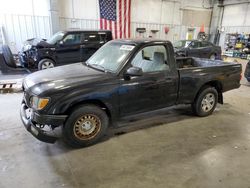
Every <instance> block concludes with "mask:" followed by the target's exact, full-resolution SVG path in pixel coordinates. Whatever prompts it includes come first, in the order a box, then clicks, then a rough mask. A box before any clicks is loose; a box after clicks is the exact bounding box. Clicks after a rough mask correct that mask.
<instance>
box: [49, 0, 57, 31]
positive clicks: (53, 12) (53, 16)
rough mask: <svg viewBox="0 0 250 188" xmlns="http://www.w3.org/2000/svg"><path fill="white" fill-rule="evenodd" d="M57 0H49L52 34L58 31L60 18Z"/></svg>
mask: <svg viewBox="0 0 250 188" xmlns="http://www.w3.org/2000/svg"><path fill="white" fill-rule="evenodd" d="M58 7H59V0H50V10H49V15H50V23H51V33H52V34H54V33H56V32H58V31H60V24H59V23H60V22H59V21H60V20H59V11H58Z"/></svg>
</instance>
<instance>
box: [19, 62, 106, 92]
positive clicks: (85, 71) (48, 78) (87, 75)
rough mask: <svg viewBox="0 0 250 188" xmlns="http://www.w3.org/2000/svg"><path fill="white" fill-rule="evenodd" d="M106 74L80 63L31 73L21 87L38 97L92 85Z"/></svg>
mask: <svg viewBox="0 0 250 188" xmlns="http://www.w3.org/2000/svg"><path fill="white" fill-rule="evenodd" d="M108 74H109V73H104V72H101V71H97V70H95V69H92V68H89V67H87V66H85V65H83V64H82V63H75V64H71V65H65V66H59V67H55V68H52V69H47V70H42V71H38V72H35V73H32V74H30V75H28V76H27V77H26V78H25V79H24V82H23V85H24V88H25V90H29V91H31V92H32V93H33V94H36V95H40V94H41V93H47V92H50V91H53V92H55V91H59V92H61V91H62V90H65V89H69V90H70V89H73V88H75V87H79V86H82V85H85V84H89V83H94V82H95V81H97V80H99V81H100V80H103V79H104V77H105V75H108Z"/></svg>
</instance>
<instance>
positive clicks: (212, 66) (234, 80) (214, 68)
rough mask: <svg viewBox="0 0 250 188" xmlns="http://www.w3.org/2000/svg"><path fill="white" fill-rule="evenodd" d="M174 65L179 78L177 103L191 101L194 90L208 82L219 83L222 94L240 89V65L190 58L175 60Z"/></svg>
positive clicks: (194, 94) (194, 93)
mask: <svg viewBox="0 0 250 188" xmlns="http://www.w3.org/2000/svg"><path fill="white" fill-rule="evenodd" d="M176 64H177V70H178V73H179V78H180V79H179V98H178V103H190V102H191V101H193V100H194V97H195V96H196V93H197V92H198V91H196V89H197V88H201V87H202V86H203V85H204V84H206V83H208V82H216V83H219V84H220V85H221V90H222V92H226V91H228V90H231V89H235V88H238V87H240V84H239V83H240V79H241V71H242V68H241V64H238V63H230V62H223V61H221V60H215V61H213V60H209V59H201V58H191V57H182V58H177V59H176ZM192 88H193V90H192Z"/></svg>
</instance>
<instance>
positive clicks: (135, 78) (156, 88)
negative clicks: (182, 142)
mask: <svg viewBox="0 0 250 188" xmlns="http://www.w3.org/2000/svg"><path fill="white" fill-rule="evenodd" d="M240 79H241V65H240V64H235V63H225V62H222V61H219V60H218V61H211V60H206V59H198V58H187V57H183V58H178V59H175V57H174V49H173V46H172V44H171V43H170V42H168V41H162V40H145V39H144V40H114V41H110V42H108V43H107V44H105V45H104V46H103V47H102V48H100V49H99V50H98V51H97V52H96V53H95V54H94V55H93V56H92V57H91V58H90V59H88V61H86V62H84V63H77V64H72V65H66V66H63V67H56V68H53V69H48V70H43V71H39V72H36V73H33V74H31V75H29V76H27V77H26V78H25V79H24V81H23V92H24V98H23V101H22V104H21V119H22V122H23V124H24V125H25V127H26V129H27V130H28V131H29V132H30V133H31V134H32V135H34V136H35V137H36V138H37V139H39V140H41V141H44V142H48V143H54V142H55V141H56V139H57V137H56V136H54V135H53V129H54V128H56V127H59V126H61V127H62V137H63V139H64V140H65V141H66V142H67V143H68V144H70V145H72V146H80V147H83V146H88V145H91V144H94V143H96V142H97V141H98V140H100V138H101V137H102V136H103V135H104V134H105V132H106V130H107V127H109V126H117V125H119V124H117V123H116V122H118V120H119V119H121V117H125V116H129V115H134V114H138V113H144V112H148V111H152V110H156V109H160V108H165V107H168V106H172V105H176V104H192V108H193V111H194V113H195V114H196V115H198V116H207V115H210V114H211V113H212V112H213V111H214V109H215V107H216V104H217V102H219V103H223V97H222V93H223V92H225V91H228V90H231V89H235V88H238V87H240ZM47 125H49V126H47ZM48 127H49V128H50V129H49V130H48Z"/></svg>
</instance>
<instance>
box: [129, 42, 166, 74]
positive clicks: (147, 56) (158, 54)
mask: <svg viewBox="0 0 250 188" xmlns="http://www.w3.org/2000/svg"><path fill="white" fill-rule="evenodd" d="M131 64H132V66H133V67H139V68H141V69H142V71H143V72H157V71H166V70H169V65H168V64H167V53H166V48H165V46H163V45H155V46H148V47H145V48H143V49H142V50H140V51H139V52H138V53H137V54H136V56H135V57H134V59H133V60H132V62H131Z"/></svg>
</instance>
